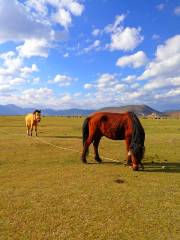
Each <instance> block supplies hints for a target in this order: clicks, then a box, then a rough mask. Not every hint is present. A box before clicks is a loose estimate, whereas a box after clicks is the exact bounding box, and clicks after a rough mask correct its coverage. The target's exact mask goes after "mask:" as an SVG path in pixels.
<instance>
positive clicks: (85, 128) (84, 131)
mask: <svg viewBox="0 0 180 240" xmlns="http://www.w3.org/2000/svg"><path fill="white" fill-rule="evenodd" d="M88 137H89V118H86V119H85V120H84V123H83V126H82V140H83V146H84V144H85V142H86V140H87V139H88Z"/></svg>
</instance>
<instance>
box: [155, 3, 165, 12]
mask: <svg viewBox="0 0 180 240" xmlns="http://www.w3.org/2000/svg"><path fill="white" fill-rule="evenodd" d="M156 8H157V10H158V11H163V10H164V8H165V4H164V3H160V4H158V5H157V6H156Z"/></svg>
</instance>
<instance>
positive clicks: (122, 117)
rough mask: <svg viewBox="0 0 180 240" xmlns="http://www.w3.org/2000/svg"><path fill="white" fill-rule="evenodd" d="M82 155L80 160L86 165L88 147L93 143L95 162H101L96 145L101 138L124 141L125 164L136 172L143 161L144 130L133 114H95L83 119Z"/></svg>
mask: <svg viewBox="0 0 180 240" xmlns="http://www.w3.org/2000/svg"><path fill="white" fill-rule="evenodd" d="M82 135H83V153H82V156H81V160H82V161H83V163H86V162H87V161H86V155H87V153H88V148H89V145H90V144H91V143H92V142H93V146H94V153H95V160H96V161H97V162H99V163H100V162H101V161H102V160H101V158H100V157H99V153H98V145H99V142H100V139H101V137H103V136H105V137H107V138H110V139H113V140H125V143H126V150H127V164H128V165H132V168H133V170H138V169H139V165H141V166H142V167H143V165H142V164H141V160H142V159H143V155H144V151H145V147H144V140H145V133H144V129H143V127H142V125H141V123H140V121H139V119H138V118H137V116H136V115H135V113H133V112H126V113H109V112H97V113H94V114H93V115H91V116H89V117H88V118H86V119H85V121H84V124H83V127H82Z"/></svg>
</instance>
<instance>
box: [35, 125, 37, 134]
mask: <svg viewBox="0 0 180 240" xmlns="http://www.w3.org/2000/svg"><path fill="white" fill-rule="evenodd" d="M35 132H36V137H37V124H36V125H35Z"/></svg>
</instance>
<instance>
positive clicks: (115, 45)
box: [109, 27, 144, 51]
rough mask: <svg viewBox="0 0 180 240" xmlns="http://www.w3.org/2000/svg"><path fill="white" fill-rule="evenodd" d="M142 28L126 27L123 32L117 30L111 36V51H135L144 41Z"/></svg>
mask: <svg viewBox="0 0 180 240" xmlns="http://www.w3.org/2000/svg"><path fill="white" fill-rule="evenodd" d="M140 32H141V28H129V27H126V28H125V29H123V30H117V31H116V32H114V33H113V34H112V35H111V43H110V45H109V49H110V50H111V51H114V50H123V51H130V50H133V49H135V48H136V47H137V46H138V45H139V44H140V43H141V42H142V41H143V39H144V38H143V37H142V36H141V35H140Z"/></svg>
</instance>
